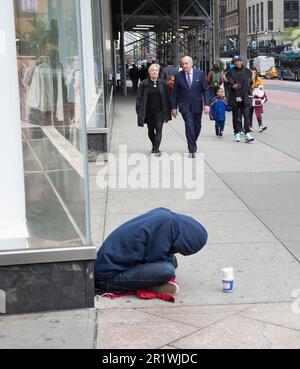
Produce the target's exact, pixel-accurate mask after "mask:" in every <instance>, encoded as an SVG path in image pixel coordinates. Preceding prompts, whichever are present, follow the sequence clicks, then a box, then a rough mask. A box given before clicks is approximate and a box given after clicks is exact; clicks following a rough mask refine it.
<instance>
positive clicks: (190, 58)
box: [182, 56, 194, 64]
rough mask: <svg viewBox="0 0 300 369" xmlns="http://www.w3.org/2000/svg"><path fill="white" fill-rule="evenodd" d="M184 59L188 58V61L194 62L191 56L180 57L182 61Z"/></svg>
mask: <svg viewBox="0 0 300 369" xmlns="http://www.w3.org/2000/svg"><path fill="white" fill-rule="evenodd" d="M184 59H188V60H189V62H190V63H192V64H193V63H194V59H193V58H192V57H191V56H185V57H184V58H182V61H184Z"/></svg>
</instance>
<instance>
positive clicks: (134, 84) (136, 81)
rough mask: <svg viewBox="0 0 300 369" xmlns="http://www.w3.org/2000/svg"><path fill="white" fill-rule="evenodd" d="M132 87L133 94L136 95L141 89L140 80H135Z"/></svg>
mask: <svg viewBox="0 0 300 369" xmlns="http://www.w3.org/2000/svg"><path fill="white" fill-rule="evenodd" d="M132 87H133V92H134V93H136V92H137V90H138V88H139V80H138V79H133V80H132Z"/></svg>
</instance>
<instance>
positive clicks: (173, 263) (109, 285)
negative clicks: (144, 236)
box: [95, 255, 177, 294]
mask: <svg viewBox="0 0 300 369" xmlns="http://www.w3.org/2000/svg"><path fill="white" fill-rule="evenodd" d="M176 268H177V259H176V256H175V255H172V256H170V257H169V259H167V260H165V261H160V262H156V263H148V264H138V265H135V266H133V267H132V268H130V269H128V270H126V271H125V272H122V273H119V274H118V275H117V276H115V277H114V278H113V279H111V280H109V281H97V280H96V282H95V289H96V292H98V293H107V292H110V293H115V294H118V293H122V292H135V291H138V290H141V289H147V288H151V287H157V286H162V285H164V284H166V283H168V282H169V281H170V280H171V279H175V277H176Z"/></svg>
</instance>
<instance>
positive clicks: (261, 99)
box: [251, 86, 268, 132]
mask: <svg viewBox="0 0 300 369" xmlns="http://www.w3.org/2000/svg"><path fill="white" fill-rule="evenodd" d="M267 101H268V97H267V95H266V92H265V90H264V88H263V86H258V87H257V88H256V89H255V90H254V92H253V104H252V109H251V121H252V122H253V114H254V112H255V115H256V118H257V122H258V125H259V132H264V131H266V130H267V129H268V127H267V126H265V125H263V114H264V104H265V103H266V102H267Z"/></svg>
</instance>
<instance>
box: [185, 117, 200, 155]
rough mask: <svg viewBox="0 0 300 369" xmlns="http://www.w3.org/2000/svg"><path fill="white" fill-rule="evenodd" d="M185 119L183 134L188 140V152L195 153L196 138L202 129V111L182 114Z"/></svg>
mask: <svg viewBox="0 0 300 369" xmlns="http://www.w3.org/2000/svg"><path fill="white" fill-rule="evenodd" d="M182 117H183V119H184V121H185V134H186V138H187V142H188V148H189V152H190V153H191V154H195V153H196V152H197V150H198V148H197V140H198V138H199V136H200V133H201V129H202V113H200V114H194V113H191V112H188V113H184V114H182Z"/></svg>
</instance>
